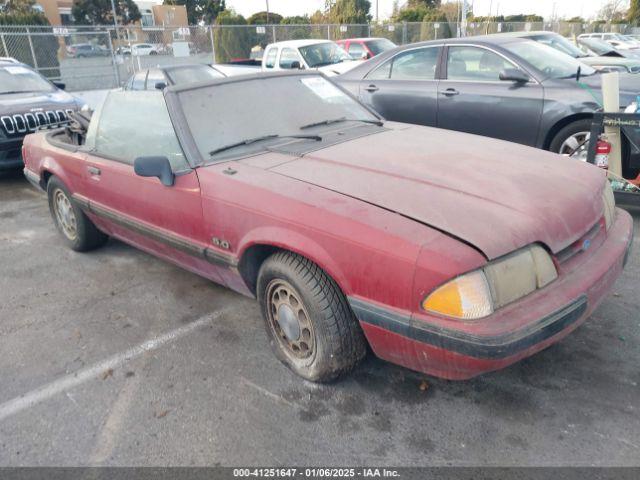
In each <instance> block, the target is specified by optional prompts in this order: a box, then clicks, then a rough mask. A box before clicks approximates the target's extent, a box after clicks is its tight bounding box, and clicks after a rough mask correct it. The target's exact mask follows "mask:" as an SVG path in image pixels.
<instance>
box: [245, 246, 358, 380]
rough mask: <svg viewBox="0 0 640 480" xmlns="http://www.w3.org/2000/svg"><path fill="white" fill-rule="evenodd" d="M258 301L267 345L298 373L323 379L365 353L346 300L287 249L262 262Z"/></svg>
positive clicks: (352, 364) (321, 273) (332, 284)
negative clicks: (264, 324) (265, 331)
mask: <svg viewBox="0 0 640 480" xmlns="http://www.w3.org/2000/svg"><path fill="white" fill-rule="evenodd" d="M257 294H258V301H259V302H260V308H261V310H262V316H263V318H264V321H265V323H266V329H267V333H268V335H269V341H270V343H271V347H272V349H273V351H274V353H275V355H276V356H277V357H278V359H279V360H280V361H281V362H282V363H284V364H285V365H287V366H288V367H289V368H290V369H291V370H293V371H294V372H295V373H297V374H298V375H300V376H301V377H303V378H305V379H307V380H311V381H313V382H328V381H331V380H334V379H336V378H338V377H339V376H341V375H343V374H345V373H347V372H349V371H350V370H352V369H353V367H355V365H356V364H357V363H358V361H360V360H361V359H362V358H363V357H364V356H365V354H366V341H365V339H364V335H363V333H362V330H361V329H360V325H359V324H358V321H357V320H356V318H355V316H354V315H353V312H352V311H351V308H350V307H349V304H348V302H347V299H346V298H345V296H344V294H343V293H342V291H341V290H340V288H339V287H338V285H337V284H336V283H335V281H334V280H333V279H332V278H331V277H329V276H328V275H327V274H326V273H325V272H324V271H323V270H322V269H321V268H320V267H318V265H316V264H315V263H313V262H311V261H310V260H308V259H306V258H304V257H301V256H300V255H296V254H294V253H290V252H279V253H275V254H274V255H272V256H271V257H269V258H268V259H267V260H265V262H264V263H263V264H262V267H261V268H260V273H259V274H258V285H257Z"/></svg>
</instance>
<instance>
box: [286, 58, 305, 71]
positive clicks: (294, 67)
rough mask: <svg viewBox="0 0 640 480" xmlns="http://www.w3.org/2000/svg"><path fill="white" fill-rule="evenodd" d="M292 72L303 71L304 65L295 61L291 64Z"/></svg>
mask: <svg viewBox="0 0 640 480" xmlns="http://www.w3.org/2000/svg"><path fill="white" fill-rule="evenodd" d="M289 68H290V69H291V70H302V65H301V64H300V62H299V61H298V60H294V61H293V62H291V66H290V67H289Z"/></svg>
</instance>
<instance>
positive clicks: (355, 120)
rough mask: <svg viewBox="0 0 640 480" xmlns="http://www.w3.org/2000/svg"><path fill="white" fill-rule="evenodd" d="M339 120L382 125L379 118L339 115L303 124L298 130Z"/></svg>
mask: <svg viewBox="0 0 640 480" xmlns="http://www.w3.org/2000/svg"><path fill="white" fill-rule="evenodd" d="M341 122H362V123H370V124H372V125H377V126H379V127H382V126H383V125H384V123H383V122H382V121H381V120H368V119H366V118H347V117H340V118H333V119H330V120H322V121H321V122H313V123H309V124H308V125H303V126H301V127H300V130H306V129H307V128H312V127H319V126H321V125H332V124H334V123H341Z"/></svg>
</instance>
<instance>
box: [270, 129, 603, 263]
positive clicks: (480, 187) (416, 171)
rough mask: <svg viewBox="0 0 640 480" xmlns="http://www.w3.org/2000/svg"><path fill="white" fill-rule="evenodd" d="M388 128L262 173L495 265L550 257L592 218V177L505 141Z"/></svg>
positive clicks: (585, 169) (596, 203)
mask: <svg viewBox="0 0 640 480" xmlns="http://www.w3.org/2000/svg"><path fill="white" fill-rule="evenodd" d="M387 126H388V127H391V130H388V131H384V132H382V133H376V134H373V135H368V136H365V137H361V138H358V139H355V140H351V141H348V142H344V143H340V144H337V145H333V146H329V147H327V148H324V149H321V150H318V151H315V152H311V153H307V154H306V155H304V156H302V157H299V158H297V159H295V160H292V161H290V162H286V163H284V164H280V165H277V166H274V167H272V168H271V171H274V172H278V173H280V174H282V175H286V176H289V177H292V178H296V179H298V180H302V181H305V182H308V183H311V184H314V185H318V186H321V187H324V188H327V189H330V190H333V191H336V192H339V193H341V194H344V195H349V196H351V197H354V198H358V199H361V200H363V201H365V202H368V203H371V204H374V205H377V206H380V207H382V208H385V209H388V210H391V211H394V212H397V213H399V214H401V215H403V216H406V217H409V218H411V219H414V220H416V221H419V222H421V223H424V224H427V225H429V226H432V227H434V228H436V229H439V230H441V231H443V232H446V233H448V234H450V235H452V236H455V237H457V238H459V239H461V240H463V241H465V242H467V243H470V244H472V245H474V246H475V247H476V248H478V249H479V250H481V251H482V252H483V253H484V254H485V255H486V256H487V257H488V258H490V259H492V258H496V257H499V256H501V255H504V254H506V253H509V252H511V251H513V250H516V249H518V248H520V247H522V246H525V245H527V244H529V243H532V242H542V243H543V244H545V245H547V246H548V247H549V248H550V249H551V250H552V251H553V252H557V251H559V250H561V249H563V248H565V247H567V246H568V245H570V244H571V243H573V242H574V241H576V240H577V239H578V238H580V237H581V236H582V235H583V234H584V233H586V232H587V231H588V230H589V228H591V227H592V226H593V225H594V223H595V222H596V221H597V220H598V219H599V218H600V217H601V216H602V208H603V207H602V200H601V198H602V197H601V192H602V188H603V182H604V174H603V172H602V170H600V169H598V168H596V167H594V166H592V165H588V164H584V163H582V162H579V161H577V160H574V159H568V158H564V157H561V156H559V155H556V154H551V153H548V152H544V151H541V150H536V149H533V148H529V147H524V146H521V145H517V144H514V143H508V142H503V141H499V140H493V139H488V138H484V137H479V136H475V135H468V134H464V133H458V132H452V131H448V130H440V129H435V128H428V127H419V126H408V125H404V124H397V123H391V122H387Z"/></svg>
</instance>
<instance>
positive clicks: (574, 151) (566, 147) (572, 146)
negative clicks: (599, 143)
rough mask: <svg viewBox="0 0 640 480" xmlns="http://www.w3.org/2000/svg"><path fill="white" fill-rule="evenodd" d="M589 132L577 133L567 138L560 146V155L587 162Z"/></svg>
mask: <svg viewBox="0 0 640 480" xmlns="http://www.w3.org/2000/svg"><path fill="white" fill-rule="evenodd" d="M590 136H591V134H590V132H578V133H574V134H573V135H571V136H570V137H569V138H567V139H566V140H565V141H564V142H562V145H561V146H560V152H558V153H560V155H565V156H568V157H571V158H576V159H578V160H582V161H583V162H586V161H587V153H588V151H589V137H590Z"/></svg>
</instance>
